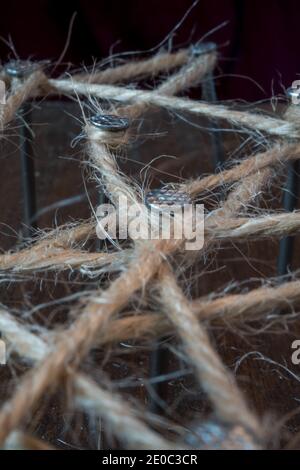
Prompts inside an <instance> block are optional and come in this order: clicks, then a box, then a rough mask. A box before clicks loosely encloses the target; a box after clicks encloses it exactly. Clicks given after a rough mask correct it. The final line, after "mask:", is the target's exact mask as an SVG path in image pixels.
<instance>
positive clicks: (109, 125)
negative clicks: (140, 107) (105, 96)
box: [89, 114, 130, 132]
mask: <svg viewBox="0 0 300 470" xmlns="http://www.w3.org/2000/svg"><path fill="white" fill-rule="evenodd" d="M89 121H90V123H91V124H92V125H93V126H94V127H97V128H98V129H102V130H105V131H109V132H120V131H125V130H126V129H128V127H129V125H130V121H129V119H128V118H126V117H120V116H115V115H113V114H95V115H94V116H92V117H91V118H90V119H89Z"/></svg>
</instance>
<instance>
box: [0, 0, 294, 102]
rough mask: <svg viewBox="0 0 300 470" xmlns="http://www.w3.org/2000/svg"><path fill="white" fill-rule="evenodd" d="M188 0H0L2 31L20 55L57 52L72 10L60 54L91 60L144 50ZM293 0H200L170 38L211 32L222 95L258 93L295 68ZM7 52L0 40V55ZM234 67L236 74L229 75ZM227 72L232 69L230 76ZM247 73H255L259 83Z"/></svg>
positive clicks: (256, 96) (289, 77)
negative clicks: (69, 38)
mask: <svg viewBox="0 0 300 470" xmlns="http://www.w3.org/2000/svg"><path fill="white" fill-rule="evenodd" d="M192 4H193V1H192V0H149V1H146V0H98V1H97V0H74V1H70V2H67V1H62V0H60V1H58V0H51V1H50V0H39V1H37V0H33V1H24V2H22V1H20V0H9V1H8V2H1V9H0V35H1V36H2V38H4V39H6V40H7V39H8V37H9V36H10V37H11V40H12V42H13V44H14V46H15V49H16V51H17V54H18V55H19V56H20V57H21V58H28V57H29V56H32V57H34V58H36V59H51V60H53V61H55V60H57V59H58V57H59V56H60V54H61V52H62V50H63V49H64V45H65V43H66V37H67V34H68V29H69V24H70V20H71V17H72V15H73V13H74V12H75V11H76V12H77V16H76V19H75V23H74V26H73V29H72V36H71V42H70V45H69V48H68V50H67V53H66V55H65V57H64V61H65V62H72V63H73V64H75V65H81V64H82V63H85V64H86V65H89V64H91V63H92V62H93V58H96V59H97V60H98V59H101V58H105V57H106V56H107V55H108V54H109V53H110V51H111V50H112V49H111V48H112V47H113V52H114V53H119V52H122V51H129V50H130V51H134V50H141V51H146V50H148V49H151V48H153V47H155V46H157V45H158V44H159V43H160V42H161V41H162V40H163V39H164V38H165V37H166V36H167V35H168V34H169V33H170V32H171V31H172V29H173V28H174V26H175V25H176V24H177V23H178V22H179V21H180V20H181V19H182V18H183V16H184V14H185V13H186V12H187V10H188V9H189V7H190V6H191V5H192ZM299 19H300V2H299V1H298V0H263V1H262V0H244V1H243V0H222V1H221V0H218V1H217V0H199V1H198V3H197V4H196V5H195V7H194V8H193V9H192V10H191V12H190V13H189V15H188V16H187V18H186V19H185V21H184V22H183V24H182V25H181V26H180V27H179V28H178V30H177V31H176V34H175V35H174V37H173V44H174V46H177V47H178V46H181V45H187V44H189V43H190V42H191V41H197V40H199V39H200V38H201V37H202V36H203V35H204V34H206V33H208V32H209V31H211V30H212V29H214V28H216V27H218V26H220V25H221V24H222V23H223V22H225V21H226V22H227V24H226V25H225V26H223V27H221V28H220V29H218V30H217V31H215V32H212V33H211V35H209V36H208V38H207V39H208V40H213V41H215V42H216V43H217V44H218V45H219V47H220V54H221V60H220V69H219V72H220V73H224V74H226V75H227V78H223V80H222V81H221V82H220V84H219V86H218V88H219V95H220V98H221V99H232V98H234V99H237V98H242V99H247V100H249V101H253V100H261V99H265V98H267V97H269V96H271V95H272V94H273V93H274V92H275V93H282V91H283V90H282V85H281V84H282V83H283V85H284V86H285V87H287V86H290V84H291V82H292V81H293V80H295V79H297V78H299V77H298V75H297V74H298V72H300V54H299V44H300V41H299V39H300V30H299ZM9 54H11V52H10V50H9V47H8V46H7V45H6V44H5V43H4V42H1V43H0V58H1V61H2V62H3V61H5V60H6V58H7V56H8V55H9ZM232 74H235V75H238V76H239V77H236V78H233V77H232V76H231V75H232ZM229 75H230V76H229ZM240 76H246V77H249V78H250V79H253V80H255V81H256V82H257V83H258V84H259V85H260V86H261V87H262V88H263V90H264V91H262V90H261V89H260V88H259V87H258V86H257V85H256V84H254V83H253V82H252V81H251V80H248V79H246V78H242V77H240Z"/></svg>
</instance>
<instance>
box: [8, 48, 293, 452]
mask: <svg viewBox="0 0 300 470" xmlns="http://www.w3.org/2000/svg"><path fill="white" fill-rule="evenodd" d="M216 62H217V54H216V52H215V51H208V52H206V53H203V54H196V53H195V48H187V49H181V50H179V51H177V52H171V53H169V52H163V53H160V54H158V55H156V56H154V57H150V58H147V59H144V60H140V61H133V62H128V63H122V64H120V65H117V66H115V67H109V68H106V69H104V70H101V69H100V68H99V69H98V68H97V67H96V68H95V69H94V70H87V71H85V72H82V73H76V74H73V75H72V74H68V75H66V76H63V77H60V78H58V79H52V78H50V77H49V76H48V75H47V70H46V69H45V68H44V69H43V67H42V66H40V67H39V66H38V64H36V65H37V66H35V67H34V70H33V72H32V73H30V74H29V75H28V76H27V75H25V76H24V77H22V78H17V79H16V78H14V79H12V78H11V77H10V76H9V75H5V69H4V72H3V77H5V82H6V83H7V84H8V92H7V96H6V104H5V105H4V106H2V107H1V110H0V127H1V131H2V132H4V130H5V129H6V128H7V127H8V126H9V125H10V123H11V122H12V121H13V119H14V118H15V116H16V114H17V113H18V112H20V109H21V108H22V106H23V105H24V104H25V102H27V101H28V100H33V99H38V97H41V96H42V98H43V99H44V98H45V97H46V96H50V95H53V94H57V95H63V96H66V97H69V98H72V99H74V98H75V99H78V100H80V99H81V97H88V98H89V99H90V100H91V102H92V103H93V106H96V108H97V112H98V113H99V114H100V115H101V114H102V115H107V114H112V115H117V116H119V117H128V118H129V120H130V122H131V123H132V122H133V123H134V122H136V121H138V120H140V119H142V118H143V115H144V114H145V112H146V111H147V110H148V108H149V107H152V108H153V107H154V108H166V109H167V110H169V111H171V112H174V113H175V114H174V115H175V116H176V115H177V114H176V113H182V112H186V113H188V114H190V115H201V116H204V117H206V118H208V119H212V120H213V122H214V125H215V123H216V122H219V121H220V122H221V123H223V125H224V123H226V124H225V125H230V126H234V128H235V130H236V131H238V132H243V133H245V134H246V135H247V136H248V138H250V139H253V141H255V139H256V138H257V137H258V136H259V137H260V139H261V142H262V144H261V147H260V150H259V151H257V152H256V153H255V154H251V155H248V156H244V158H243V159H241V160H240V161H237V162H236V163H235V164H234V165H232V166H231V167H226V168H225V169H222V171H221V170H220V171H218V172H216V173H214V174H210V175H207V176H204V177H201V178H196V177H195V178H193V179H191V180H189V181H185V182H183V183H180V184H176V185H175V186H176V188H177V189H178V190H180V191H183V192H184V193H185V194H187V195H188V196H189V197H191V198H194V199H197V198H201V199H202V200H203V201H204V203H205V198H206V197H207V198H208V199H209V197H210V195H211V194H212V193H213V191H217V190H218V189H219V188H220V187H221V188H222V189H223V190H224V193H225V194H226V198H224V200H223V202H222V203H218V204H217V207H214V208H213V209H212V210H210V211H209V212H208V213H206V215H205V243H204V246H203V248H201V250H200V252H199V256H198V257H196V256H195V259H194V260H191V259H190V257H188V256H187V255H186V254H185V252H184V242H185V240H178V239H175V238H173V239H169V240H164V239H161V240H133V239H132V240H131V243H130V245H128V246H125V247H120V246H118V245H117V244H116V245H113V244H112V245H111V246H109V248H107V246H106V245H102V247H101V250H100V251H99V250H98V251H96V250H93V248H86V247H87V246H91V247H93V244H90V245H88V244H87V241H93V240H94V239H95V238H96V219H95V218H94V217H92V218H91V219H90V220H87V221H78V222H75V223H74V224H72V225H66V226H63V227H57V228H55V229H52V230H50V231H49V232H48V233H42V234H41V233H39V234H38V235H37V236H35V238H34V239H33V240H31V241H28V242H27V243H26V244H25V245H24V246H22V247H21V248H19V249H16V250H15V251H10V252H6V253H2V254H1V255H0V274H1V276H3V277H4V278H6V279H7V282H10V283H13V282H14V281H16V280H18V282H21V283H22V282H26V280H27V279H28V277H27V276H31V278H32V277H33V276H34V275H35V274H37V273H38V272H45V271H53V272H54V273H56V276H57V278H59V277H60V276H63V275H64V274H65V273H66V272H67V273H68V272H69V271H70V272H72V271H74V270H77V272H78V273H79V275H80V276H86V275H89V274H90V275H91V276H97V273H98V275H99V276H100V275H101V276H104V275H106V274H108V277H107V281H106V283H105V284H103V285H102V284H101V283H100V287H99V288H98V289H95V287H94V284H93V288H91V290H90V291H88V292H86V291H84V290H83V291H82V292H79V293H77V297H76V300H75V302H74V303H73V304H72V306H71V307H70V309H71V310H72V315H69V316H68V321H67V322H66V324H64V325H63V326H62V325H60V327H59V328H58V327H56V326H55V325H54V326H53V325H51V321H49V324H48V325H47V327H45V326H39V327H38V326H36V328H34V325H33V324H32V319H31V316H30V314H27V313H26V308H25V304H24V309H23V310H22V309H21V308H19V312H17V311H16V310H12V309H10V308H9V307H8V306H5V305H2V306H1V308H0V331H1V333H2V337H3V339H4V340H5V341H6V342H7V344H8V345H9V351H10V353H15V355H16V357H17V358H18V357H19V360H20V361H24V359H25V360H26V363H27V364H28V365H30V370H29V371H27V372H26V373H25V374H23V375H22V376H20V377H19V378H18V379H17V383H16V385H15V387H14V390H13V393H12V395H11V397H9V398H8V399H7V401H6V402H5V403H4V404H2V406H1V408H0V443H1V445H2V447H3V448H32V449H49V448H53V445H52V443H46V442H44V440H41V439H40V437H39V436H32V435H31V434H30V428H29V427H28V418H30V416H32V415H34V414H35V413H36V412H38V411H39V410H40V404H41V402H42V399H43V397H44V396H45V395H46V394H48V393H49V394H50V392H51V393H54V392H55V391H62V390H64V391H65V393H66V394H67V392H68V394H69V395H70V396H71V407H72V412H73V413H74V414H76V413H81V412H83V413H85V414H86V415H87V416H90V417H93V418H95V417H99V418H101V419H103V420H104V422H105V424H106V426H107V428H108V429H109V433H110V434H111V435H113V436H115V437H116V438H117V439H118V441H119V442H120V443H121V446H123V447H126V448H142V449H186V448H190V447H193V445H194V444H190V441H189V440H188V439H186V438H185V433H186V423H185V424H184V425H182V426H180V425H178V423H176V424H175V423H173V422H172V420H171V418H170V417H167V418H165V417H159V416H157V415H155V414H153V413H150V412H149V411H148V410H145V409H144V408H143V407H142V405H141V404H139V405H137V404H136V403H133V402H132V401H130V400H129V399H128V398H126V396H125V394H124V395H123V394H121V393H119V392H116V391H115V389H114V387H113V382H112V380H110V378H109V377H108V375H107V374H106V373H104V372H101V375H100V376H99V375H97V380H96V379H95V378H92V377H91V376H90V375H89V374H88V373H87V372H85V371H84V368H83V367H82V365H83V364H84V361H85V360H86V358H87V357H89V355H90V354H91V351H93V350H95V349H97V348H102V350H103V351H105V350H106V349H107V351H109V349H110V348H111V349H113V348H116V349H117V347H118V344H119V343H120V342H122V341H126V340H132V339H135V340H137V339H145V338H148V339H151V340H154V339H159V338H162V337H165V336H166V335H171V334H172V335H174V334H175V335H176V337H177V338H178V340H179V341H180V343H181V344H182V348H183V351H184V356H185V359H186V361H187V362H188V364H189V366H190V367H191V369H192V371H193V372H194V376H195V378H196V380H197V383H198V384H199V388H201V389H202V390H203V391H204V392H205V394H206V396H207V397H208V399H209V401H210V406H211V412H209V415H208V417H207V418H205V420H207V423H208V422H210V420H212V421H213V422H215V423H218V426H220V427H221V428H222V429H223V430H225V431H226V432H225V431H224V432H225V434H226V433H227V431H228V433H227V434H228V435H232V436H233V437H232V439H233V443H232V440H231V439H227V438H226V439H225V438H224V436H223V437H222V433H221V434H220V436H221V437H218V436H216V442H213V443H211V444H207V443H206V444H201V443H200V441H197V442H198V444H197V445H198V446H199V448H216V447H219V448H223V449H226V448H232V447H235V443H236V447H237V448H239V447H240V444H241V443H240V441H239V437H238V436H240V433H242V435H243V442H244V444H243V445H244V447H245V448H257V449H258V448H262V447H265V446H266V445H267V444H266V443H267V441H268V438H269V436H268V435H267V432H266V430H265V426H264V417H259V416H257V414H256V413H255V411H254V410H252V407H251V405H250V404H249V403H248V400H247V399H246V398H245V396H244V395H243V393H242V392H241V390H240V388H239V386H238V384H237V382H236V380H235V378H234V376H233V374H232V373H231V372H230V371H229V369H228V368H227V367H226V366H225V365H224V364H223V361H222V358H221V357H220V355H219V353H218V352H217V351H216V348H215V347H214V345H213V342H212V340H211V337H210V331H209V328H210V326H211V325H219V327H220V326H221V327H223V328H226V327H227V326H228V325H233V324H234V325H239V323H242V322H244V321H245V320H249V319H250V320H251V321H254V320H259V319H263V318H264V317H266V316H267V315H268V313H270V312H275V311H278V310H280V309H291V308H296V307H297V306H299V305H300V294H299V292H300V290H299V286H300V281H298V280H297V279H294V280H293V281H291V282H286V283H282V284H280V285H278V286H276V285H275V286H272V285H266V286H264V285H263V286H261V287H258V288H254V289H252V290H251V291H249V292H247V293H238V294H226V291H225V293H223V294H222V295H219V296H217V297H216V296H214V295H213V294H214V292H213V289H212V292H210V296H207V297H205V298H201V297H200V298H194V299H191V298H189V297H188V296H187V295H186V290H185V288H186V287H187V286H184V285H183V282H182V280H179V278H178V276H177V273H176V266H177V264H176V260H177V259H178V260H180V262H182V259H183V260H184V259H185V256H186V257H187V258H188V260H186V261H187V265H189V266H190V264H191V262H193V261H194V262H195V263H196V262H199V259H200V257H201V258H203V259H205V256H206V255H207V253H209V251H210V250H212V249H217V248H218V247H220V246H221V245H223V244H225V243H227V242H230V241H237V242H239V243H240V244H243V243H247V242H248V241H249V240H250V239H256V240H258V239H263V238H267V239H269V238H271V237H272V238H281V237H284V236H289V235H294V234H297V233H299V231H300V214H299V213H298V212H297V211H295V212H292V213H285V212H282V211H280V212H279V211H278V212H276V211H272V213H270V212H268V211H266V210H265V211H262V210H261V209H260V208H259V200H260V196H261V194H263V193H264V192H267V191H268V190H269V189H270V187H271V186H272V181H273V179H274V178H275V177H276V174H277V173H278V172H279V171H281V169H282V168H284V165H285V163H286V162H291V161H296V160H298V159H300V144H299V137H300V133H299V131H300V129H299V124H298V122H299V112H298V113H297V109H294V107H293V109H290V110H289V111H288V112H287V113H286V114H285V115H284V116H283V117H282V118H278V117H274V116H271V115H267V114H266V113H262V112H256V113H254V112H246V111H241V110H237V109H233V108H231V107H229V106H225V105H218V104H212V103H206V102H204V101H195V100H191V99H189V98H185V97H183V96H182V94H183V92H185V91H187V90H189V89H191V88H193V87H197V86H199V85H200V84H202V83H203V81H205V80H206V79H207V76H208V74H211V73H212V71H213V69H214V67H215V65H216ZM167 74H168V75H167ZM164 75H165V76H166V75H167V78H165V79H164V80H163V81H161V82H160V84H159V85H158V86H157V87H156V88H154V89H153V90H151V91H149V90H146V89H140V88H137V87H136V86H132V87H131V86H129V85H128V83H129V84H130V83H133V82H134V81H137V80H141V79H143V80H144V79H146V78H150V79H152V80H153V79H154V77H156V79H157V77H162V76H164ZM179 94H180V95H181V96H180V97H179V96H177V95H179ZM78 97H79V98H78ZM97 100H101V103H100V102H99V101H97ZM95 103H96V104H95ZM108 103H109V104H108ZM104 105H105V107H106V109H105V111H104V109H103V106H104ZM291 106H292V105H291ZM108 107H109V109H107V108H108ZM82 110H83V108H82ZM83 121H84V122H83V133H84V136H85V139H86V154H87V155H88V161H89V165H90V168H91V174H92V177H93V179H94V180H95V181H96V183H97V185H98V186H99V187H101V188H104V191H105V195H106V197H107V198H108V199H109V200H110V201H111V202H113V204H114V205H115V206H116V207H117V206H118V205H119V204H122V203H120V201H121V200H122V198H120V196H126V198H127V200H129V201H130V203H131V204H132V205H133V204H138V205H139V207H141V208H142V211H143V214H144V217H143V221H144V222H143V223H144V225H145V227H144V228H145V229H146V228H147V226H148V222H149V221H148V217H147V214H148V209H147V206H146V205H145V204H144V194H143V190H142V189H141V186H140V185H139V184H138V183H137V182H136V181H133V179H131V178H129V177H128V176H127V175H126V174H124V173H122V172H121V171H120V169H119V165H118V156H119V155H120V154H121V153H122V152H126V149H128V147H129V146H130V145H131V141H132V137H133V135H132V132H133V131H132V126H129V128H128V129H124V131H122V132H118V133H114V132H109V131H107V130H103V129H100V128H97V127H95V126H93V125H92V124H91V122H90V120H89V119H87V118H86V116H85V114H84V111H83ZM175 125H176V124H175ZM135 132H138V131H137V130H136V131H135ZM3 135H4V134H3ZM91 174H90V175H89V177H90V176H91ZM250 208H251V211H250ZM254 208H257V212H255V211H254ZM119 209H120V210H121V211H122V209H123V210H124V208H123V207H122V206H120V207H119ZM129 236H130V233H129ZM183 264H184V262H183ZM45 282H46V281H45ZM137 296H138V298H139V299H140V302H139V307H135V308H133V307H132V304H133V302H134V300H136V298H137ZM133 351H134V348H133ZM16 360H18V359H16ZM40 412H42V410H40ZM205 422H206V421H204V424H205ZM184 426H185V428H184ZM191 428H192V424H191ZM165 429H169V430H170V429H171V430H172V431H173V432H172V433H168V432H165ZM191 432H192V431H191ZM223 434H224V433H223ZM229 440H230V444H229V443H228V441H229Z"/></svg>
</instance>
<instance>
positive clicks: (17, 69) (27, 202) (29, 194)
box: [4, 60, 41, 238]
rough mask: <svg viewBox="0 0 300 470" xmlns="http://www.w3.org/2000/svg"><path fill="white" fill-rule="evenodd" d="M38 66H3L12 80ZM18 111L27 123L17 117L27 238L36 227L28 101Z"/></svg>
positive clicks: (15, 62) (25, 63) (13, 63)
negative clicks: (34, 220) (34, 221)
mask: <svg viewBox="0 0 300 470" xmlns="http://www.w3.org/2000/svg"><path fill="white" fill-rule="evenodd" d="M40 67H41V65H40V64H37V63H34V62H30V61H19V60H12V61H10V62H8V63H7V64H6V65H5V66H4V69H5V72H6V74H7V75H8V76H9V77H11V78H12V79H14V80H18V81H22V80H24V78H26V77H28V76H29V75H31V74H32V73H33V72H35V71H36V70H38V69H39V68H40ZM20 111H21V112H22V113H23V114H24V115H26V119H27V123H25V122H24V119H23V118H20V117H18V121H19V138H20V165H21V183H22V202H23V224H24V226H23V229H22V233H23V236H24V237H25V238H27V237H30V236H31V235H32V229H33V228H36V224H35V223H33V222H32V220H33V219H34V215H35V213H36V191H35V173H34V160H33V152H32V145H31V139H32V135H31V133H30V129H29V121H30V119H29V115H30V111H31V105H30V104H29V103H26V104H24V105H23V107H22V108H21V109H20Z"/></svg>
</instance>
